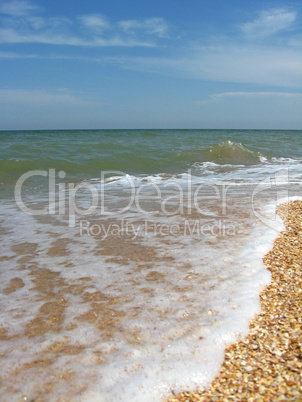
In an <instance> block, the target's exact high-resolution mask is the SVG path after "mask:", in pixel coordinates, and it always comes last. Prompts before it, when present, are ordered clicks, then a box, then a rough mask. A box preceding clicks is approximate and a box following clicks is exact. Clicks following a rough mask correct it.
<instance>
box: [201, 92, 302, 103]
mask: <svg viewBox="0 0 302 402" xmlns="http://www.w3.org/2000/svg"><path fill="white" fill-rule="evenodd" d="M225 98H245V99H247V98H285V99H286V98H292V99H294V98H296V99H300V100H302V94H301V93H296V92H273V91H270V92H250V91H245V92H244V91H242V92H240V91H238V92H221V93H217V94H212V95H210V96H209V98H208V99H205V100H200V101H197V103H198V104H202V105H204V104H207V103H209V102H215V101H217V100H220V99H225Z"/></svg>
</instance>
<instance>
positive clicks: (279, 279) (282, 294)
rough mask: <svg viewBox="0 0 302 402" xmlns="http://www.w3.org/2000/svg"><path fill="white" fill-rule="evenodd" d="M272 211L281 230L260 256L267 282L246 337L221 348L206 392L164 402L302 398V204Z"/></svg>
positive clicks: (290, 204)
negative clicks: (217, 369)
mask: <svg viewBox="0 0 302 402" xmlns="http://www.w3.org/2000/svg"><path fill="white" fill-rule="evenodd" d="M277 213H278V215H279V216H280V217H281V218H282V220H283V222H284V224H285V227H286V228H285V230H284V231H282V232H281V233H280V234H279V235H278V237H277V238H276V240H275V241H274V247H273V249H272V250H271V251H270V252H269V253H268V254H266V255H265V257H264V258H263V261H264V263H265V265H266V266H267V268H268V269H269V270H270V271H271V274H272V280H271V284H270V285H269V286H267V287H266V288H264V289H263V290H262V292H261V294H260V301H261V313H260V314H259V315H258V316H257V317H256V318H255V319H253V320H252V321H251V322H250V332H249V335H248V337H247V338H245V339H244V340H240V341H238V342H237V343H235V344H233V345H231V346H229V347H228V348H227V349H226V351H225V360H224V364H223V366H222V367H221V371H220V374H219V376H218V377H217V378H216V379H215V380H214V381H213V382H212V384H211V385H210V387H209V388H207V389H206V390H203V391H201V390H197V391H195V392H183V393H181V394H179V395H175V396H174V397H172V398H170V399H169V400H168V402H176V401H183V402H184V401H231V400H232V401H234V400H240V401H301V400H302V259H301V256H302V202H301V201H292V202H290V203H289V204H283V205H281V206H279V207H278V209H277Z"/></svg>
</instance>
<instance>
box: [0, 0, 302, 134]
mask: <svg viewBox="0 0 302 402" xmlns="http://www.w3.org/2000/svg"><path fill="white" fill-rule="evenodd" d="M301 21H302V3H301V1H293V2H291V1H286V2H285V1H280V2H279V1H266V0H264V1H259V0H256V1H253V2H247V1H242V0H240V1H239V0H211V1H206V0H187V1H184V0H160V1H159V0H153V1H152V2H143V1H142V0H127V1H125V0H123V1H122V0H110V1H109V0H85V1H83V0H72V1H70V0H69V1H67V0H60V1H57V0H48V1H46V0H39V1H38V0H33V1H29V0H0V68H1V75H0V130H9V129H68V128H70V129H75V128H83V129H85V128H104V129H110V128H112V129H115V128H218V129H222V128H273V129H277V128H280V129H302V117H301V116H302V113H301V112H302V91H301V88H302V24H301Z"/></svg>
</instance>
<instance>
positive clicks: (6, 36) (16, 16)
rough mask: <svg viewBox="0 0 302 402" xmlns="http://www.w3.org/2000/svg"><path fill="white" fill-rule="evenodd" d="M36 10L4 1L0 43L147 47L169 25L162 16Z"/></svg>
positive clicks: (17, 0)
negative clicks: (122, 17)
mask: <svg viewBox="0 0 302 402" xmlns="http://www.w3.org/2000/svg"><path fill="white" fill-rule="evenodd" d="M39 11H40V9H39V8H38V7H35V6H34V5H32V4H31V3H29V2H28V1H25V0H13V1H12V2H10V3H9V2H4V3H3V4H2V5H1V7H0V23H1V25H2V28H1V29H0V43H44V44H49V45H50V44H51V45H71V46H94V47H102V46H104V47H105V46H121V47H135V46H139V47H150V46H155V45H156V40H157V39H160V38H164V37H166V36H167V35H166V34H167V30H168V25H167V23H166V22H165V21H164V20H163V19H162V18H151V19H147V20H142V21H138V20H130V21H116V22H111V21H109V19H108V18H107V17H106V16H103V15H101V14H85V15H79V16H78V17H76V18H75V19H70V18H64V17H53V18H45V17H43V16H42V15H40V13H39Z"/></svg>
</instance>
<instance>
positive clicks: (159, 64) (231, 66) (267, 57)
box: [106, 44, 302, 88]
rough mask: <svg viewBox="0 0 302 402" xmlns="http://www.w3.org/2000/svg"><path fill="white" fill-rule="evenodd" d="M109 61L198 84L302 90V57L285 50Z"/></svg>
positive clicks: (232, 49)
mask: <svg viewBox="0 0 302 402" xmlns="http://www.w3.org/2000/svg"><path fill="white" fill-rule="evenodd" d="M106 61H107V62H109V63H114V64H116V65H117V66H118V67H120V68H126V69H131V70H137V71H145V72H149V73H155V74H164V75H169V76H175V77H183V78H191V79H196V80H208V81H213V82H229V83H240V84H261V85H270V86H277V87H293V88H301V87H302V54H301V52H300V51H299V50H297V49H290V48H284V47H282V48H281V47H277V48H270V47H264V46H254V45H246V44H240V45H239V44H225V46H224V47H222V46H212V45H211V46H210V45H209V46H202V47H200V48H191V49H188V51H187V52H186V54H182V55H181V56H179V57H174V58H163V57H131V58H129V57H112V58H110V59H108V58H107V59H106Z"/></svg>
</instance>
